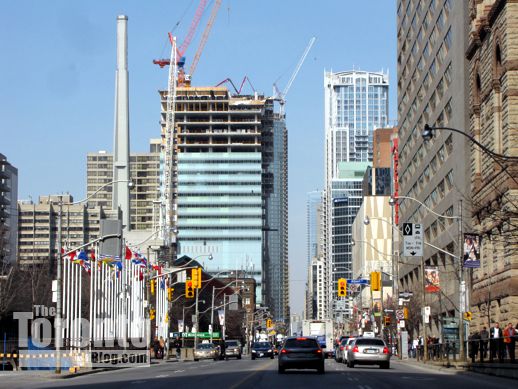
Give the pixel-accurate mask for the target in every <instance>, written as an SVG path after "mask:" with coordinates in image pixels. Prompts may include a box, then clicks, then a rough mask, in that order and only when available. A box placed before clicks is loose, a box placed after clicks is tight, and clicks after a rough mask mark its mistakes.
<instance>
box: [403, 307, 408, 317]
mask: <svg viewBox="0 0 518 389" xmlns="http://www.w3.org/2000/svg"><path fill="white" fill-rule="evenodd" d="M403 319H405V320H407V319H408V308H407V307H403Z"/></svg>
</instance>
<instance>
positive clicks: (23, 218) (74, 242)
mask: <svg viewBox="0 0 518 389" xmlns="http://www.w3.org/2000/svg"><path fill="white" fill-rule="evenodd" d="M60 201H62V202H63V203H64V204H67V203H72V202H73V201H74V199H73V197H72V196H71V195H52V196H40V197H39V201H38V203H34V202H32V201H19V202H18V215H19V216H18V223H19V224H18V225H19V228H18V261H19V264H20V265H21V266H25V265H48V264H51V265H52V264H53V263H54V264H55V260H56V259H57V255H58V252H59V251H58V250H59V248H58V224H59V202H60ZM115 214H117V212H115ZM113 215H114V211H111V210H110V209H108V210H107V211H104V210H103V207H91V206H90V207H89V206H87V205H86V204H85V203H83V204H75V205H63V213H62V217H61V231H62V236H61V237H62V244H63V247H65V248H74V247H79V246H82V245H83V244H85V243H88V242H90V241H92V240H94V239H97V238H98V237H99V233H100V223H101V220H102V219H106V218H108V217H112V216H113ZM49 261H50V262H49Z"/></svg>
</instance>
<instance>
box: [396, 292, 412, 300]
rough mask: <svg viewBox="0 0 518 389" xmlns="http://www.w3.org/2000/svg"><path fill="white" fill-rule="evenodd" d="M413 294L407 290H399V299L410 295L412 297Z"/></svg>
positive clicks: (407, 297)
mask: <svg viewBox="0 0 518 389" xmlns="http://www.w3.org/2000/svg"><path fill="white" fill-rule="evenodd" d="M413 295H414V293H412V292H409V291H407V290H405V291H404V292H399V298H401V299H405V300H408V299H409V298H410V297H412V296H413Z"/></svg>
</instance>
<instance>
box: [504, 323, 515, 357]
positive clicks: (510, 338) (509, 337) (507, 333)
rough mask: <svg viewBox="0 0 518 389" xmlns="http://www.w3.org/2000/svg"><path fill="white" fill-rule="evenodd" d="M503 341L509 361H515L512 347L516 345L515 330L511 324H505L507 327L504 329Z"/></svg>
mask: <svg viewBox="0 0 518 389" xmlns="http://www.w3.org/2000/svg"><path fill="white" fill-rule="evenodd" d="M504 343H505V346H506V347H507V354H508V355H509V359H510V360H511V363H514V362H515V355H514V347H515V345H516V330H515V329H514V328H513V324H512V323H509V324H507V327H506V328H505V330H504Z"/></svg>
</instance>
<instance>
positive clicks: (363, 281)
mask: <svg viewBox="0 0 518 389" xmlns="http://www.w3.org/2000/svg"><path fill="white" fill-rule="evenodd" d="M347 283H348V284H352V285H367V284H368V283H369V280H363V279H360V280H349V279H348V280H347Z"/></svg>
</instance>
